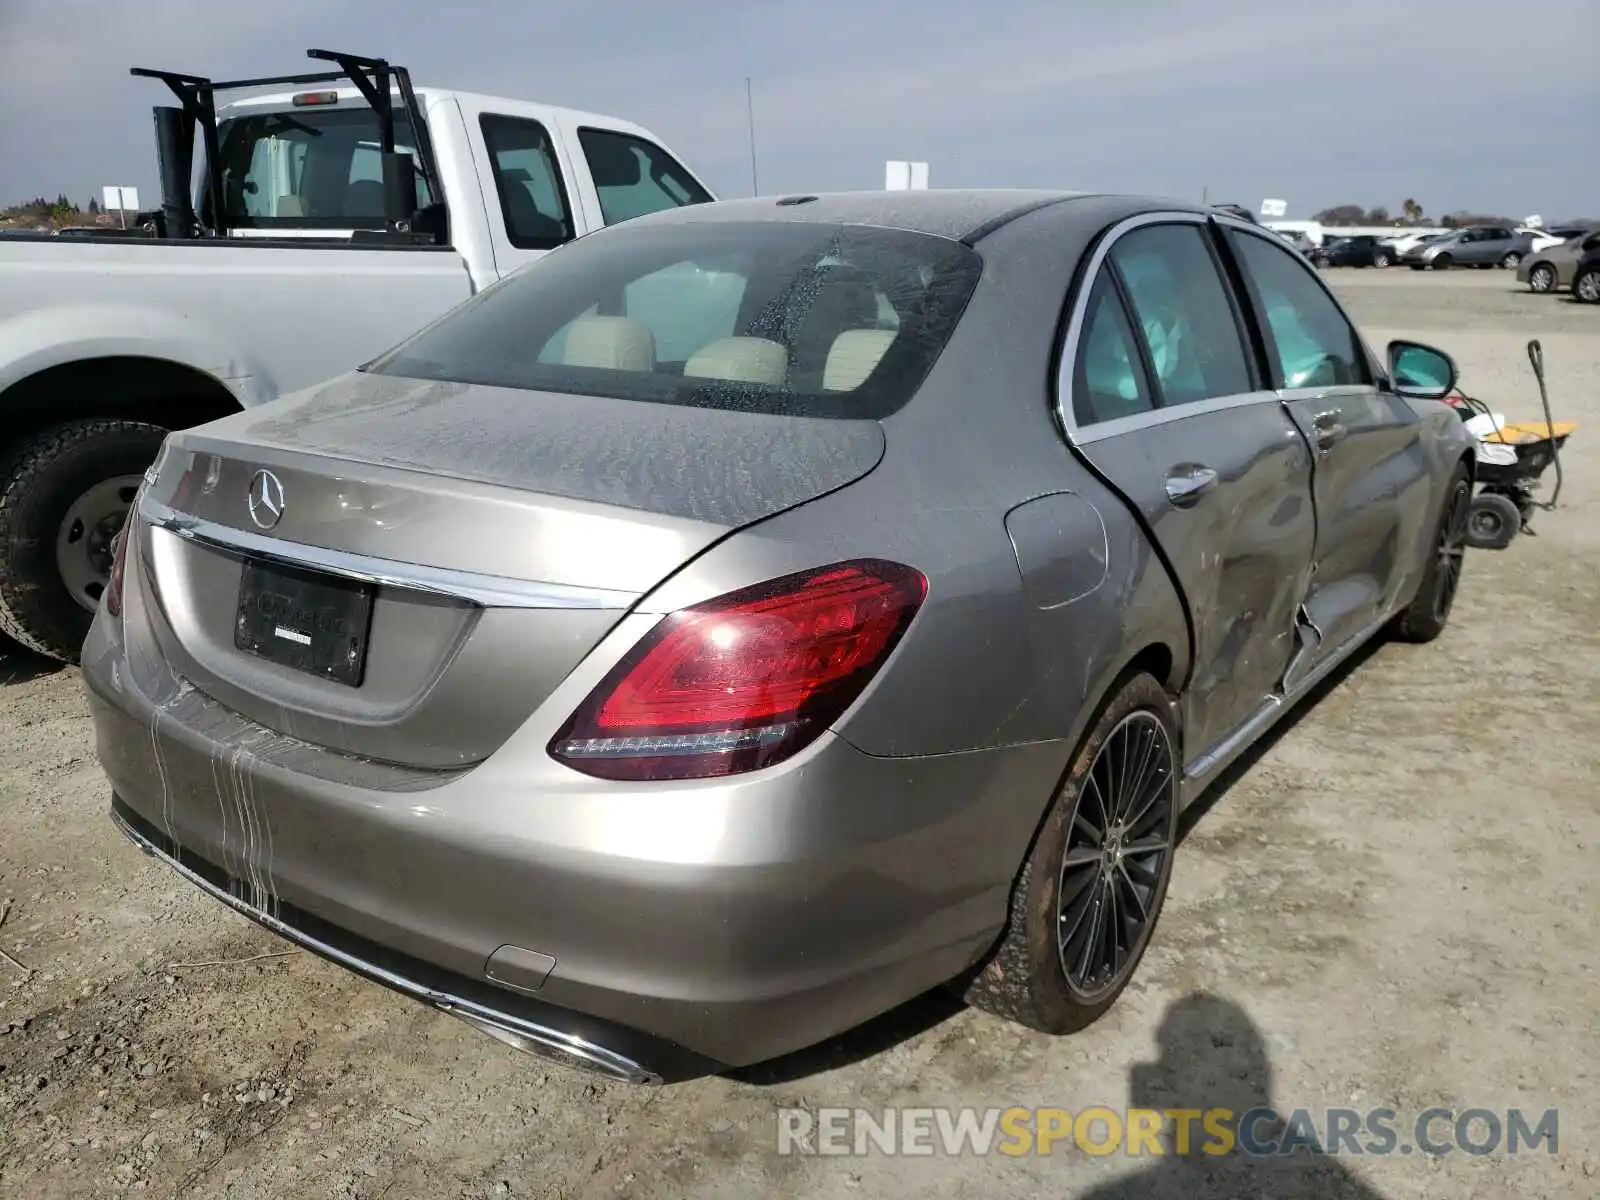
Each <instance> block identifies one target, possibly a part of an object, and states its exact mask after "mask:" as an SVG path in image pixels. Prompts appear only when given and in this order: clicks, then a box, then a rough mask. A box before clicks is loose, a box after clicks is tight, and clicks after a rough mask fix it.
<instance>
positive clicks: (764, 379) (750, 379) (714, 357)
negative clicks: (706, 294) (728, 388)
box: [683, 337, 789, 387]
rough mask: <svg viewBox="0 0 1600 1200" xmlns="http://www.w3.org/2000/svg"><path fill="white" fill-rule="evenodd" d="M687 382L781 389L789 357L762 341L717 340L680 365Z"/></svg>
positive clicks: (763, 339)
mask: <svg viewBox="0 0 1600 1200" xmlns="http://www.w3.org/2000/svg"><path fill="white" fill-rule="evenodd" d="M683 374H684V376H685V377H686V378H690V379H726V380H729V381H730V382H733V383H760V384H766V385H767V386H769V387H782V386H783V385H784V384H785V383H786V382H787V381H788V377H789V353H788V351H786V350H785V349H784V348H783V346H782V345H781V344H780V343H778V342H774V341H769V340H768V339H766V338H758V337H728V338H719V339H718V340H717V341H714V342H709V343H707V344H706V345H704V346H702V347H701V348H700V349H699V350H698V351H696V352H695V354H694V355H693V356H692V357H691V358H690V359H689V361H688V362H686V363H684V364H683Z"/></svg>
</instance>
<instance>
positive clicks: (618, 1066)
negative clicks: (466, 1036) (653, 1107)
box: [439, 1004, 661, 1087]
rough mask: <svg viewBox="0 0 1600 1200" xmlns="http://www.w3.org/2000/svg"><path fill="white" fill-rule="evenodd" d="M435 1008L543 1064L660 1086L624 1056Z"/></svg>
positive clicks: (535, 1029)
mask: <svg viewBox="0 0 1600 1200" xmlns="http://www.w3.org/2000/svg"><path fill="white" fill-rule="evenodd" d="M439 1008H440V1010H441V1011H443V1012H446V1013H449V1014H450V1015H451V1016H452V1017H455V1018H456V1019H457V1020H458V1021H463V1022H465V1023H466V1024H468V1025H470V1026H472V1028H474V1029H476V1030H477V1031H478V1032H479V1033H481V1034H484V1035H485V1036H487V1037H492V1038H493V1039H494V1040H495V1041H497V1042H500V1043H501V1044H503V1045H506V1046H510V1047H511V1048H512V1049H513V1050H520V1051H521V1052H522V1053H524V1054H530V1055H532V1056H533V1057H535V1058H542V1059H544V1060H545V1061H546V1062H553V1063H558V1064H560V1065H561V1066H566V1067H573V1068H575V1069H577V1070H579V1071H583V1072H586V1073H587V1074H590V1075H601V1076H604V1077H605V1078H607V1079H612V1080H615V1081H617V1082H618V1083H634V1084H641V1085H644V1086H648V1087H659V1086H660V1084H661V1076H660V1075H658V1074H656V1073H655V1072H654V1071H650V1070H647V1069H646V1068H644V1067H642V1066H640V1065H639V1064H638V1063H636V1062H634V1061H633V1060H632V1059H631V1058H628V1057H627V1056H626V1055H622V1054H618V1053H617V1052H616V1051H614V1050H608V1049H606V1048H605V1047H604V1046H596V1045H595V1044H594V1043H592V1042H587V1041H585V1040H584V1039H583V1038H580V1037H577V1036H575V1035H573V1034H570V1033H562V1032H561V1031H559V1030H555V1029H547V1028H544V1027H542V1026H537V1025H532V1024H523V1023H522V1022H520V1021H519V1022H517V1023H516V1024H514V1025H513V1024H511V1023H509V1022H506V1023H502V1022H500V1021H496V1020H491V1019H490V1018H488V1017H484V1016H480V1015H479V1014H477V1013H474V1012H464V1011H462V1010H461V1009H459V1008H455V1007H452V1006H451V1005H448V1004H441V1005H439Z"/></svg>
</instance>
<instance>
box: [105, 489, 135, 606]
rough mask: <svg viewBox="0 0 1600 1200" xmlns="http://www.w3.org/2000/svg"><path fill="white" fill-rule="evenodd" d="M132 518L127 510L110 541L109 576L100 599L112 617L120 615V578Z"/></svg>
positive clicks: (124, 564)
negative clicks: (119, 526) (123, 519)
mask: <svg viewBox="0 0 1600 1200" xmlns="http://www.w3.org/2000/svg"><path fill="white" fill-rule="evenodd" d="M133 520H134V515H133V512H132V510H129V512H128V519H127V520H126V521H124V522H123V523H122V528H121V529H119V530H117V536H116V537H115V538H113V539H112V542H111V576H110V578H108V579H107V580H106V590H105V594H104V595H103V596H101V599H102V600H103V601H104V602H105V606H106V611H107V612H108V613H110V614H111V615H112V616H113V617H120V616H121V615H122V578H123V575H124V573H125V572H126V570H127V561H128V534H129V533H130V532H131V529H130V526H131V525H132V523H133Z"/></svg>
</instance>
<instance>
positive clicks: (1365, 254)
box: [1314, 233, 1398, 267]
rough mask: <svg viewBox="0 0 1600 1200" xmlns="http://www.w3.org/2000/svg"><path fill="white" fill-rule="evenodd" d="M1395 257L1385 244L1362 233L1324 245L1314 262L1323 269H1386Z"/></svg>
mask: <svg viewBox="0 0 1600 1200" xmlns="http://www.w3.org/2000/svg"><path fill="white" fill-rule="evenodd" d="M1397 257H1398V256H1397V255H1396V254H1395V253H1394V251H1393V250H1391V249H1390V248H1389V246H1388V245H1387V244H1386V243H1385V242H1383V241H1381V240H1380V239H1378V238H1376V237H1374V236H1372V235H1371V234H1365V233H1362V234H1356V235H1355V236H1353V237H1342V238H1336V239H1335V240H1334V241H1332V242H1327V243H1324V244H1323V245H1322V246H1321V247H1320V248H1319V249H1318V251H1317V254H1316V256H1315V259H1314V261H1315V262H1316V263H1317V265H1318V266H1323V267H1387V266H1388V265H1389V264H1390V263H1392V262H1394V261H1395V259H1396V258H1397Z"/></svg>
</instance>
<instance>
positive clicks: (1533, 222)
mask: <svg viewBox="0 0 1600 1200" xmlns="http://www.w3.org/2000/svg"><path fill="white" fill-rule="evenodd" d="M1522 223H1523V224H1524V225H1525V226H1527V227H1528V228H1529V229H1543V228H1544V218H1543V217H1541V216H1540V215H1539V214H1538V213H1534V214H1533V216H1531V217H1523V218H1522Z"/></svg>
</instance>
